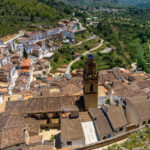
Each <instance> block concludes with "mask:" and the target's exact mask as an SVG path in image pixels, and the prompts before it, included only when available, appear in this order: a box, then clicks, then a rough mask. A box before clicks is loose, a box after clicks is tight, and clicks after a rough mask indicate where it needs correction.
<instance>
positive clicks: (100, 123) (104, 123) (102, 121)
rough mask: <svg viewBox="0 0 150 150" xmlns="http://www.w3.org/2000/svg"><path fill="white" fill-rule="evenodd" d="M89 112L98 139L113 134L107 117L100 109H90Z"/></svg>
mask: <svg viewBox="0 0 150 150" xmlns="http://www.w3.org/2000/svg"><path fill="white" fill-rule="evenodd" d="M89 112H90V114H91V116H92V118H93V120H94V123H95V126H96V131H97V133H98V136H99V138H100V137H102V136H106V135H108V134H111V133H112V132H113V130H112V128H111V126H110V124H109V122H108V120H107V117H106V116H105V114H104V113H103V111H102V110H101V109H100V108H90V109H89Z"/></svg>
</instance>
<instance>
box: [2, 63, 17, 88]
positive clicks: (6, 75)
mask: <svg viewBox="0 0 150 150" xmlns="http://www.w3.org/2000/svg"><path fill="white" fill-rule="evenodd" d="M17 77H18V73H17V72H16V68H15V66H14V65H12V64H6V65H4V66H2V67H0V81H1V82H11V86H12V87H14V85H15V80H16V78H17Z"/></svg>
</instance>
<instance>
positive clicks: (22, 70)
mask: <svg viewBox="0 0 150 150" xmlns="http://www.w3.org/2000/svg"><path fill="white" fill-rule="evenodd" d="M19 72H30V70H29V69H21V70H19Z"/></svg>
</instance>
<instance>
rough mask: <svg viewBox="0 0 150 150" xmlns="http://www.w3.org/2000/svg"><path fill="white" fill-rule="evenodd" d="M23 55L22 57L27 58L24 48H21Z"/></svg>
mask: <svg viewBox="0 0 150 150" xmlns="http://www.w3.org/2000/svg"><path fill="white" fill-rule="evenodd" d="M23 57H24V58H27V57H28V54H27V52H26V50H25V48H24V49H23Z"/></svg>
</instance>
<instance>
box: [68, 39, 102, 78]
mask: <svg viewBox="0 0 150 150" xmlns="http://www.w3.org/2000/svg"><path fill="white" fill-rule="evenodd" d="M103 42H104V40H102V39H101V42H100V43H99V45H98V46H96V47H94V48H92V49H91V50H89V51H86V52H84V53H83V54H82V55H81V56H85V55H88V54H90V53H91V52H92V51H94V50H96V49H98V48H100V47H101V46H102V45H103ZM81 56H80V57H78V58H76V59H74V60H73V61H71V62H70V63H69V65H68V67H67V70H66V73H65V74H68V75H70V69H71V66H72V65H73V64H74V63H75V62H77V61H79V60H80V58H81Z"/></svg>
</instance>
